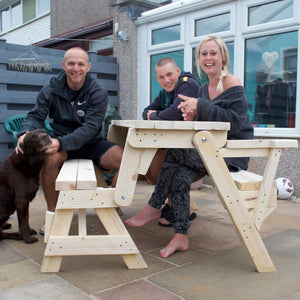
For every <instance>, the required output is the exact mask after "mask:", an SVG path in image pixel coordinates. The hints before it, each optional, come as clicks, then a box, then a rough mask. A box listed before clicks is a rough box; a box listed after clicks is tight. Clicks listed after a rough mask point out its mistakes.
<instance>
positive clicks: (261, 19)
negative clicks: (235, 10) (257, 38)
mask: <svg viewBox="0 0 300 300" xmlns="http://www.w3.org/2000/svg"><path fill="white" fill-rule="evenodd" d="M292 17H293V0H280V1H274V2H271V3H267V4H261V5H255V6H252V7H249V9H248V26H251V25H257V24H264V23H269V22H274V21H278V20H284V19H288V18H292Z"/></svg>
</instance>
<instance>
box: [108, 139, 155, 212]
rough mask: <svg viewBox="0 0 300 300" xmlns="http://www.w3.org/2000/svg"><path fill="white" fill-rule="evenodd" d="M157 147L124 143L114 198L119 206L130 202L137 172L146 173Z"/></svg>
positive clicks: (127, 204)
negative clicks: (136, 146)
mask: <svg viewBox="0 0 300 300" xmlns="http://www.w3.org/2000/svg"><path fill="white" fill-rule="evenodd" d="M156 151H157V149H142V148H133V147H131V146H130V145H129V144H128V143H127V144H126V145H125V148H124V153H123V156H122V162H121V167H120V170H119V175H118V181H117V184H116V190H115V195H114V200H115V202H116V203H117V204H118V205H119V206H129V205H130V204H131V202H132V199H133V196H134V191H135V187H136V182H137V179H138V175H139V174H146V173H147V171H148V168H149V166H150V163H151V161H152V159H153V157H154V155H155V153H156Z"/></svg>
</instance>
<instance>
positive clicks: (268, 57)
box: [245, 31, 298, 128]
mask: <svg viewBox="0 0 300 300" xmlns="http://www.w3.org/2000/svg"><path fill="white" fill-rule="evenodd" d="M297 49H298V32H297V31H293V32H288V33H281V34H276V35H269V36H265V37H260V38H253V39H248V40H246V45H245V89H246V94H247V99H248V103H249V114H250V116H251V120H252V123H253V124H254V126H258V127H290V128H294V127H295V111H296V82H297V60H298V57H297Z"/></svg>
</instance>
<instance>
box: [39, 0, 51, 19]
mask: <svg viewBox="0 0 300 300" xmlns="http://www.w3.org/2000/svg"><path fill="white" fill-rule="evenodd" d="M48 11H50V0H38V16H39V15H42V14H44V13H46V12H48Z"/></svg>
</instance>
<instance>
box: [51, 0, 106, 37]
mask: <svg viewBox="0 0 300 300" xmlns="http://www.w3.org/2000/svg"><path fill="white" fill-rule="evenodd" d="M111 18H112V9H111V7H110V1H109V0H97V1H95V0H85V1H81V0H51V36H56V35H59V34H63V33H66V32H69V31H72V30H75V29H78V28H81V27H85V26H86V25H89V24H93V23H97V22H99V21H101V20H107V19H111Z"/></svg>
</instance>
